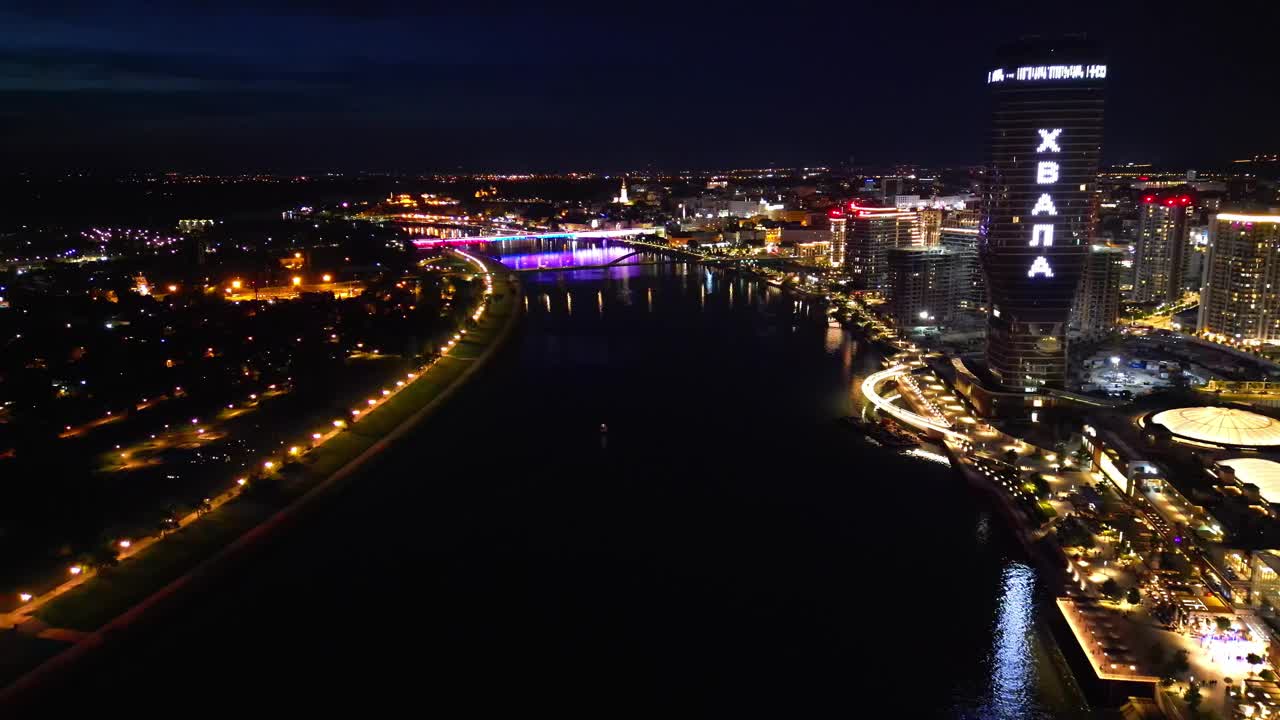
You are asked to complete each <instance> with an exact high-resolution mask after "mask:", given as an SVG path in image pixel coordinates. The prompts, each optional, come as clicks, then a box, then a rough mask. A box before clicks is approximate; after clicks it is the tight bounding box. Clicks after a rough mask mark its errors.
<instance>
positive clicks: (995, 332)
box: [979, 38, 1107, 393]
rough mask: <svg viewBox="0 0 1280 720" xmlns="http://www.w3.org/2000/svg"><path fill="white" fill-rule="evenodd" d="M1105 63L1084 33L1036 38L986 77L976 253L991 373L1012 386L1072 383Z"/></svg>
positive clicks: (1010, 51) (1092, 217) (1009, 51)
mask: <svg viewBox="0 0 1280 720" xmlns="http://www.w3.org/2000/svg"><path fill="white" fill-rule="evenodd" d="M1100 57H1101V56H1100V52H1099V51H1098V49H1097V48H1096V47H1094V46H1093V45H1091V44H1089V43H1088V42H1087V41H1084V40H1081V39H1078V38H1060V39H1052V40H1048V39H1043V38H1036V39H1031V40H1027V41H1024V42H1021V43H1018V44H1015V45H1011V46H1008V47H1006V48H1003V49H1002V50H1001V51H1000V52H999V53H998V56H997V61H996V65H995V67H994V68H993V69H992V70H991V71H990V72H988V73H987V87H988V89H989V90H990V93H991V99H992V116H991V132H990V144H989V160H988V171H987V174H986V183H985V185H984V188H983V197H982V224H981V227H980V231H979V251H980V253H981V260H982V265H983V269H984V271H985V277H986V280H987V293H988V296H989V297H990V300H991V305H990V312H989V313H988V330H987V353H986V359H987V370H988V371H989V373H990V375H991V379H992V381H993V384H994V386H995V387H997V388H1000V389H1003V390H1005V391H1009V392H1014V391H1024V392H1027V393H1033V392H1039V391H1040V390H1042V389H1044V388H1061V387H1063V386H1064V384H1065V382H1066V361H1067V338H1066V331H1067V324H1068V321H1069V319H1070V314H1071V308H1072V305H1073V304H1074V300H1075V294H1076V291H1077V288H1078V287H1079V283H1080V276H1081V272H1082V271H1083V267H1084V262H1085V258H1086V255H1087V254H1088V247H1089V245H1090V244H1091V243H1092V241H1093V238H1094V227H1095V224H1096V217H1097V209H1096V203H1095V199H1094V189H1095V185H1096V182H1097V170H1098V156H1099V153H1100V152H1101V149H1102V118H1103V95H1102V93H1103V87H1104V85H1105V82H1106V80H1105V79H1106V74H1107V68H1106V65H1104V64H1102V62H1103V61H1102V60H1101V59H1100Z"/></svg>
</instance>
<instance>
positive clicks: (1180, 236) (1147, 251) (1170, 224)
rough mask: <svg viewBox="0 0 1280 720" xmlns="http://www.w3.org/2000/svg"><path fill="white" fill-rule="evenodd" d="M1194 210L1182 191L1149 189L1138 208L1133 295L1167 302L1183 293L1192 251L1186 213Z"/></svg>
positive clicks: (1188, 197)
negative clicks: (1161, 192)
mask: <svg viewBox="0 0 1280 720" xmlns="http://www.w3.org/2000/svg"><path fill="white" fill-rule="evenodd" d="M1194 210H1195V205H1194V202H1193V200H1192V198H1191V196H1190V195H1187V194H1185V193H1163V194H1156V193H1148V194H1146V195H1144V196H1143V197H1142V204H1141V206H1139V210H1138V220H1139V224H1138V243H1137V250H1138V252H1137V256H1136V257H1135V258H1134V261H1133V268H1134V280H1133V299H1134V300H1136V301H1138V302H1155V303H1169V302H1176V301H1177V300H1178V299H1179V298H1181V297H1182V291H1183V289H1184V288H1183V278H1184V277H1185V276H1186V274H1187V262H1188V260H1189V259H1190V255H1191V248H1190V243H1191V238H1190V235H1189V233H1190V230H1191V227H1190V225H1189V224H1188V223H1187V216H1188V215H1189V214H1191V213H1192V212H1193V211H1194Z"/></svg>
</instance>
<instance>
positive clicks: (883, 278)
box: [845, 204, 920, 293]
mask: <svg viewBox="0 0 1280 720" xmlns="http://www.w3.org/2000/svg"><path fill="white" fill-rule="evenodd" d="M848 218H849V231H848V232H849V235H848V240H849V242H848V247H847V249H846V250H845V265H846V266H847V267H848V268H849V272H850V274H851V275H853V278H854V282H855V285H856V286H857V287H858V288H860V289H862V290H867V291H871V292H879V293H886V292H887V291H888V287H889V263H888V253H889V250H890V249H891V248H899V247H910V246H912V245H919V244H920V243H919V236H918V234H917V233H918V231H917V226H916V214H915V213H914V212H910V211H906V210H898V209H897V208H876V207H861V206H859V205H853V204H851V205H850V206H849V210H848Z"/></svg>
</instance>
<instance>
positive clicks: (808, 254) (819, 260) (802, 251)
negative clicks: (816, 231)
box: [792, 240, 831, 267]
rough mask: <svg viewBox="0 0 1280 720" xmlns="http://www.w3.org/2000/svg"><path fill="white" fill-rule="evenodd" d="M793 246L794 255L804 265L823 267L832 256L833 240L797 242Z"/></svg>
mask: <svg viewBox="0 0 1280 720" xmlns="http://www.w3.org/2000/svg"><path fill="white" fill-rule="evenodd" d="M792 248H793V249H792V254H793V256H794V257H795V259H796V261H797V262H799V263H800V264H802V265H812V266H815V267H823V266H826V264H827V261H828V260H829V259H830V257H831V241H829V240H810V241H806V242H797V243H796V244H795V245H793V246H792Z"/></svg>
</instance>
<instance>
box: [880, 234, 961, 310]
mask: <svg viewBox="0 0 1280 720" xmlns="http://www.w3.org/2000/svg"><path fill="white" fill-rule="evenodd" d="M958 258H959V256H958V255H956V254H953V253H952V252H950V251H949V250H947V249H946V248H941V247H897V248H890V249H889V250H888V252H887V259H888V264H889V276H890V284H889V292H888V294H889V302H890V306H891V307H892V309H893V310H892V311H893V321H894V324H895V325H897V326H898V327H900V328H908V327H919V326H928V325H945V324H947V323H948V322H950V321H951V318H952V316H953V313H954V311H955V308H956V295H957V292H958V282H957V280H958V278H957V277H956V269H957V267H956V262H957V260H958Z"/></svg>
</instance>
